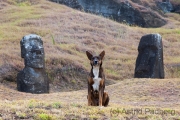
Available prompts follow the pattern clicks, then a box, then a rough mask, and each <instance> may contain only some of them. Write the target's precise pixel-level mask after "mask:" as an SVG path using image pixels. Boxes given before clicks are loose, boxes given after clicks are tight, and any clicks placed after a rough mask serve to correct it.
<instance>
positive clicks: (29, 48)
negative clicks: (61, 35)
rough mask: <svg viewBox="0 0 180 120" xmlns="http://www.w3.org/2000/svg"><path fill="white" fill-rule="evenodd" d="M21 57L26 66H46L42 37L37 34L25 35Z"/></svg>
mask: <svg viewBox="0 0 180 120" xmlns="http://www.w3.org/2000/svg"><path fill="white" fill-rule="evenodd" d="M20 44H21V57H22V58H24V62H25V66H29V67H32V68H44V48H43V41H42V40H41V37H40V36H38V35H35V34H30V35H27V36H24V37H23V39H22V40H21V42H20Z"/></svg>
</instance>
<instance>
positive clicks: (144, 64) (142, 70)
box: [134, 34, 164, 78]
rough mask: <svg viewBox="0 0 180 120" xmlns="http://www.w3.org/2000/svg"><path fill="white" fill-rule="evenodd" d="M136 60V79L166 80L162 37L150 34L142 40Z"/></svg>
mask: <svg viewBox="0 0 180 120" xmlns="http://www.w3.org/2000/svg"><path fill="white" fill-rule="evenodd" d="M138 52H139V54H138V57H137V59H136V67H135V75H134V77H135V78H164V63H163V46H162V37H161V36H160V35H159V34H148V35H145V36H143V37H142V38H141V40H140V43H139V46H138Z"/></svg>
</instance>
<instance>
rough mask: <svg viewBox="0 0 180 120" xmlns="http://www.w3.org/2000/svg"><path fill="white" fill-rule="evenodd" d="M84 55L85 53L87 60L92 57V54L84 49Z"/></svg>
mask: <svg viewBox="0 0 180 120" xmlns="http://www.w3.org/2000/svg"><path fill="white" fill-rule="evenodd" d="M86 55H87V57H88V59H89V60H91V59H92V57H93V55H92V54H91V53H90V52H89V51H86Z"/></svg>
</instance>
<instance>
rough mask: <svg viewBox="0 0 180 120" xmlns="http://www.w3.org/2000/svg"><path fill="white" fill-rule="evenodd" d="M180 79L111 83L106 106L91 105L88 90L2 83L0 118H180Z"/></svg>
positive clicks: (165, 119) (36, 119)
mask: <svg viewBox="0 0 180 120" xmlns="http://www.w3.org/2000/svg"><path fill="white" fill-rule="evenodd" d="M179 80H180V79H164V80H163V79H162V80H159V79H126V80H124V81H121V82H119V83H118V84H114V85H110V86H107V87H106V91H107V92H108V93H109V95H110V103H109V106H108V107H105V108H99V107H88V106H87V97H86V96H87V90H79V91H73V92H59V93H50V94H29V93H22V92H17V91H16V89H15V86H14V85H13V84H11V88H7V87H5V86H4V85H2V84H1V85H0V119H2V120H5V119H18V120H19V119H27V120H32V119H35V120H61V119H65V120H70V119H71V120H76V119H77V120H80V119H82V120H86V119H88V120H104V119H106V120H127V119H130V120H137V119H143V120H157V119H159V120H179V119H180V109H179V108H180V102H179V96H180V82H179ZM7 94H8V95H7ZM130 96H131V97H130ZM132 110H133V111H132ZM138 110H139V112H138ZM140 110H141V111H140Z"/></svg>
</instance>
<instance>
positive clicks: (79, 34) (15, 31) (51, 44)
mask: <svg viewBox="0 0 180 120" xmlns="http://www.w3.org/2000/svg"><path fill="white" fill-rule="evenodd" d="M0 16H1V19H0V58H1V59H0V74H1V76H0V81H1V82H2V84H1V85H0V119H1V118H2V119H5V118H7V119H12V118H14V119H15V118H16V119H20V118H27V119H33V118H36V119H40V118H43V117H44V118H46V117H49V119H50V118H53V119H55V118H57V119H58V118H59V117H62V118H67V119H70V118H77V119H79V118H92V119H93V118H104V119H105V118H107V119H108V118H112V119H113V118H114V119H117V118H116V117H113V116H114V114H115V113H117V112H119V111H118V109H120V110H122V109H123V108H129V109H131V108H143V109H144V108H146V107H148V108H149V107H150V108H152V109H156V108H160V109H163V110H168V111H170V110H171V109H176V111H177V112H176V115H175V116H172V115H168V116H165V115H154V114H149V115H139V116H137V115H131V114H129V115H126V114H120V115H118V117H119V119H120V118H122V119H125V118H124V117H126V116H127V117H128V118H130V117H132V119H136V118H137V117H143V118H144V119H163V120H164V119H175V118H178V119H180V118H179V112H180V110H179V109H178V108H179V100H178V99H179V95H180V94H179V89H180V88H179V79H165V80H149V79H142V80H141V79H140V80H139V79H135V80H134V79H131V78H133V73H134V67H135V60H136V57H137V47H138V43H139V40H140V38H141V36H142V35H144V34H148V33H160V34H161V35H162V37H163V43H164V63H165V73H166V78H175V77H179V75H180V73H179V72H178V71H179V70H178V69H175V68H173V66H177V65H178V64H179V63H180V52H179V46H180V39H179V38H180V28H179V26H180V17H179V15H177V14H167V16H168V17H169V19H167V20H168V24H167V25H166V26H164V27H162V28H156V29H153V28H152V29H146V28H139V27H129V26H126V25H123V24H119V23H116V22H114V21H111V20H108V19H105V18H102V17H98V16H95V15H90V14H86V13H83V12H79V11H76V10H73V9H70V8H68V7H65V6H62V5H57V4H55V3H50V2H48V1H45V0H39V1H38V2H36V1H35V0H29V1H28V2H23V3H21V2H20V3H18V2H15V1H13V0H3V1H2V2H1V3H0ZM29 33H36V34H38V35H40V36H42V38H43V41H44V48H45V53H46V69H47V72H48V74H49V76H50V78H51V80H52V81H51V83H52V84H51V94H48V95H46V94H45V95H32V94H26V93H20V92H17V91H16V85H15V84H14V83H9V82H6V80H9V81H15V79H16V74H17V72H18V71H19V70H21V69H22V68H23V67H24V64H23V59H21V58H20V45H19V41H20V40H21V39H22V37H23V36H24V35H26V34H29ZM103 49H104V50H105V51H106V58H105V60H104V63H103V64H104V68H105V72H106V76H107V79H108V80H109V81H121V82H119V83H117V84H115V85H111V86H108V87H107V91H108V92H109V94H110V97H111V102H110V106H109V107H107V108H103V109H101V110H99V108H96V107H87V106H86V102H87V100H86V95H87V94H86V90H85V91H84V90H81V91H76V92H59V91H69V90H74V89H82V88H86V79H85V78H86V75H87V71H89V68H90V65H89V62H88V59H87V58H86V56H85V51H86V50H90V51H92V52H95V53H97V54H98V53H99V52H101V51H102V50H103ZM124 79H125V80H124ZM122 80H123V81H122ZM110 83H111V82H109V84H110ZM55 84H56V85H55ZM117 88H118V89H117ZM53 92H59V93H53ZM72 93H74V95H73V97H72ZM129 96H131V97H129ZM45 98H46V99H45ZM67 101H69V102H67ZM4 103H6V104H4ZM4 108H5V109H4ZM117 108H118V109H117ZM112 110H115V111H114V112H115V113H114V114H110V113H111V112H112ZM110 111H111V112H110ZM111 115H113V116H111Z"/></svg>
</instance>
